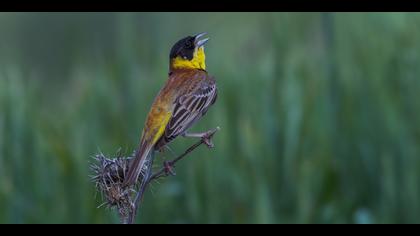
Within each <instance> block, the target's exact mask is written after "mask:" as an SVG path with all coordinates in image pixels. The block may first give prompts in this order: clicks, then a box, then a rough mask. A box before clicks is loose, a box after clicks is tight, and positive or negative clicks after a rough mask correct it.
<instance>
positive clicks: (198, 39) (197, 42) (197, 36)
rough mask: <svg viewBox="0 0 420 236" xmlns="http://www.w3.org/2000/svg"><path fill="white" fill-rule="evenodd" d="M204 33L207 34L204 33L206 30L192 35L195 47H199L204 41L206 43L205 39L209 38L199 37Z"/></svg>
mask: <svg viewBox="0 0 420 236" xmlns="http://www.w3.org/2000/svg"><path fill="white" fill-rule="evenodd" d="M204 35H207V33H206V32H204V33H201V34H197V35H196V36H194V43H195V46H196V47H197V48H199V47H201V46H203V45H204V44H206V43H207V41H209V38H204V39H200V38H201V37H203V36H204Z"/></svg>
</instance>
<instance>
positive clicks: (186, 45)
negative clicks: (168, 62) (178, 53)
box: [185, 40, 192, 48]
mask: <svg viewBox="0 0 420 236" xmlns="http://www.w3.org/2000/svg"><path fill="white" fill-rule="evenodd" d="M191 46H192V43H191V41H189V40H188V41H186V42H185V47H186V48H191Z"/></svg>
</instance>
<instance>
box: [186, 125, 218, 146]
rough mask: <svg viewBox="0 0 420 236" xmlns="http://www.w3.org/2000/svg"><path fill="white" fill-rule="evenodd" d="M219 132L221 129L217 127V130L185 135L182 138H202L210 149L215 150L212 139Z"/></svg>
mask: <svg viewBox="0 0 420 236" xmlns="http://www.w3.org/2000/svg"><path fill="white" fill-rule="evenodd" d="M219 130H220V128H219V127H216V128H215V129H212V130H209V131H206V132H202V133H184V134H183V135H182V136H184V137H187V138H201V140H202V141H203V143H204V144H206V145H207V147H208V148H214V143H213V141H212V140H211V138H212V137H213V135H214V133H216V132H217V131H219Z"/></svg>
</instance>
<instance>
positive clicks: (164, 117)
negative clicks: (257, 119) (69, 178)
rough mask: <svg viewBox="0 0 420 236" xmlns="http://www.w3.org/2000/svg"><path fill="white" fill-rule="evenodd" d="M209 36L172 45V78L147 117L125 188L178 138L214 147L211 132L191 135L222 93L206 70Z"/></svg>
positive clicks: (170, 62) (160, 92)
mask: <svg viewBox="0 0 420 236" xmlns="http://www.w3.org/2000/svg"><path fill="white" fill-rule="evenodd" d="M205 35H207V33H205V32H204V33H200V34H196V35H194V36H187V37H184V38H182V39H180V40H179V41H177V42H176V43H175V44H174V45H173V46H172V48H171V50H170V53H169V73H168V79H167V81H166V83H165V85H164V86H163V87H162V88H161V89H160V91H159V93H158V94H157V95H156V97H155V99H154V101H153V103H152V106H151V108H150V111H149V113H148V115H147V117H146V121H145V124H144V128H143V131H142V135H141V139H140V143H139V146H138V148H137V150H136V152H135V156H134V160H133V161H132V162H131V164H130V167H129V168H128V172H127V175H126V176H125V178H124V183H123V185H124V186H131V185H134V184H136V182H137V181H138V178H139V176H140V173H141V172H142V170H143V168H144V165H145V163H146V161H147V159H148V156H149V155H150V154H152V153H153V152H155V151H159V150H162V148H163V147H167V145H168V144H169V143H171V142H172V141H173V140H174V139H175V138H177V137H178V136H183V137H192V138H202V139H203V140H205V143H206V144H207V145H210V143H209V140H208V139H206V137H207V135H208V134H209V132H203V133H189V132H188V130H189V129H190V128H191V127H192V126H193V125H194V124H195V123H197V121H198V120H200V119H201V118H202V117H203V116H204V115H205V114H206V112H207V111H208V109H209V108H210V107H211V106H212V105H213V104H214V103H215V102H216V99H217V94H218V92H217V86H216V80H215V78H214V76H210V75H209V74H208V72H207V70H206V61H205V60H206V55H205V52H204V45H205V44H206V43H207V42H208V40H209V38H203V36H205Z"/></svg>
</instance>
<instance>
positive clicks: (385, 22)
mask: <svg viewBox="0 0 420 236" xmlns="http://www.w3.org/2000/svg"><path fill="white" fill-rule="evenodd" d="M419 26H420V15H419V14H414V13H370V14H366V13H337V14H332V13H138V14H134V13H1V14H0V31H1V32H2V38H1V39H0V51H1V53H0V134H1V135H0V222H3V223H47V222H48V223H117V222H118V218H117V216H116V215H115V214H114V213H113V212H110V211H106V210H104V209H96V206H98V205H99V203H100V199H95V198H94V194H95V193H94V189H93V186H92V184H91V183H90V182H89V179H88V174H89V170H88V161H90V159H89V157H90V156H91V155H93V154H95V153H96V152H98V150H99V149H100V150H101V151H102V152H104V153H108V154H112V153H114V152H115V151H116V150H117V149H118V148H119V147H121V148H122V149H123V150H127V152H128V153H129V152H131V151H132V150H133V149H134V148H135V147H136V145H137V142H138V141H139V140H138V139H139V135H140V131H141V129H142V126H143V122H144V118H145V116H146V113H147V111H148V109H149V106H150V104H151V102H152V100H153V98H154V96H155V94H156V93H157V91H158V90H159V88H160V87H161V86H162V84H163V83H164V81H165V80H166V78H167V68H168V64H167V63H168V52H169V50H170V47H171V46H172V44H173V43H174V42H175V41H176V40H178V39H179V38H181V37H183V36H185V35H190V34H193V33H198V32H202V31H207V32H208V33H209V35H210V37H211V40H210V42H209V44H208V46H207V47H206V51H207V66H208V70H209V72H210V73H211V74H212V75H215V76H216V78H217V81H218V85H219V91H220V96H219V100H218V102H217V104H216V105H215V106H214V107H213V108H212V109H211V110H210V112H209V113H208V114H207V115H206V117H205V118H204V119H203V120H202V121H201V122H200V123H199V124H198V125H197V126H196V127H194V130H204V129H207V128H211V127H215V126H217V125H218V126H220V127H221V128H222V130H221V132H219V133H218V134H217V135H216V137H215V140H214V141H215V145H216V148H215V149H214V150H212V151H208V150H206V149H205V148H200V149H199V150H198V151H197V152H195V153H194V154H193V156H191V158H190V159H189V160H188V161H185V162H182V163H180V164H179V165H178V168H177V177H176V178H169V179H167V180H164V181H162V182H161V183H160V184H154V185H153V187H152V191H151V192H149V193H148V194H147V195H146V199H145V204H144V205H143V209H142V213H141V216H140V219H139V222H144V223H419V220H418V219H420V205H419V203H418V199H419V197H420V189H419V187H420V185H419V181H420V158H419V147H420V123H419V122H418V121H419V120H420V100H419V99H418V98H417V95H418V92H419V91H420V80H419V79H418V75H419V74H420V67H419V66H418V65H419V63H420V58H419V55H418V53H417V52H419V51H420V43H419V42H420V27H419ZM189 143H191V140H185V139H180V140H177V141H176V142H175V143H174V144H173V145H171V146H172V148H173V149H174V150H175V151H176V152H181V151H182V150H183V148H185V147H187V146H188V144H189ZM163 156H164V157H167V158H169V157H170V153H165V154H163Z"/></svg>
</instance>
